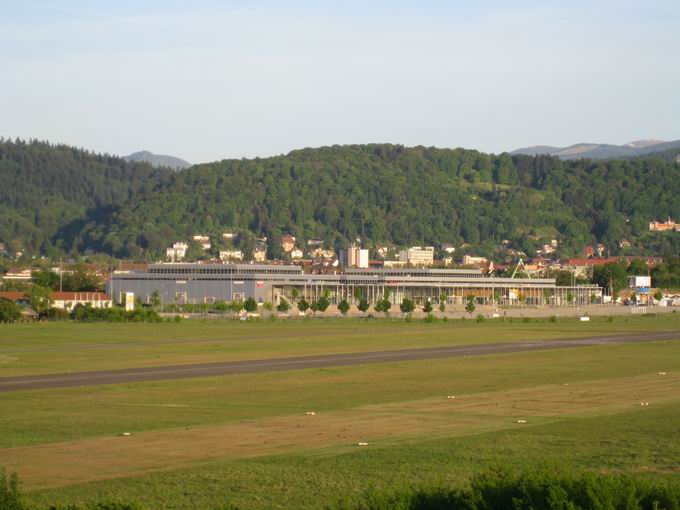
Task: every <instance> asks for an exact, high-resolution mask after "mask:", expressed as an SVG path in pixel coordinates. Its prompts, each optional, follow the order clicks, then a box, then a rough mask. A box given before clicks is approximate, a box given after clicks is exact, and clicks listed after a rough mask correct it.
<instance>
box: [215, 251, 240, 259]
mask: <svg viewBox="0 0 680 510" xmlns="http://www.w3.org/2000/svg"><path fill="white" fill-rule="evenodd" d="M220 260H243V252H242V251H241V250H220Z"/></svg>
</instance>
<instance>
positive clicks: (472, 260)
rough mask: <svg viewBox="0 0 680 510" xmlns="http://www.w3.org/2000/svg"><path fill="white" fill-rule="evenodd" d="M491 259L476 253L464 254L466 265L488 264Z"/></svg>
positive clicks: (464, 263)
mask: <svg viewBox="0 0 680 510" xmlns="http://www.w3.org/2000/svg"><path fill="white" fill-rule="evenodd" d="M488 263H489V261H488V259H487V258H486V257H475V256H474V255H465V256H463V265H464V266H482V265H486V264H488Z"/></svg>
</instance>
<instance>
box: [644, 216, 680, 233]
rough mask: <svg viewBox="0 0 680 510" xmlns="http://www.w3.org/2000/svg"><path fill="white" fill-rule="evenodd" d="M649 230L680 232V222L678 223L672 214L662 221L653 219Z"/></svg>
mask: <svg viewBox="0 0 680 510" xmlns="http://www.w3.org/2000/svg"><path fill="white" fill-rule="evenodd" d="M649 230H653V231H655V232H680V223H677V222H676V221H675V220H674V219H673V218H671V217H670V216H669V217H668V219H667V220H666V221H665V222H663V223H662V222H660V221H656V220H655V221H651V222H650V223H649Z"/></svg>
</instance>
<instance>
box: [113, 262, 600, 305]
mask: <svg viewBox="0 0 680 510" xmlns="http://www.w3.org/2000/svg"><path fill="white" fill-rule="evenodd" d="M293 289H297V291H298V295H299V298H301V297H304V298H305V299H307V300H308V301H313V300H316V299H318V298H319V297H320V296H322V295H323V294H324V293H326V294H330V298H329V299H330V301H331V303H337V302H339V301H340V300H342V299H347V300H348V301H349V302H350V303H352V302H354V301H355V300H356V298H357V296H361V297H363V298H365V299H367V300H368V301H369V302H370V303H375V302H376V301H377V300H378V299H380V298H382V297H383V295H384V294H385V291H389V296H390V300H391V301H392V302H393V303H395V304H398V303H401V301H402V300H403V298H405V297H408V298H410V299H412V300H413V301H415V303H416V304H423V303H424V302H425V301H426V300H431V301H433V302H439V300H440V296H442V295H446V300H447V303H448V304H462V303H464V302H465V300H466V299H467V296H470V295H472V296H475V298H476V300H477V302H478V303H479V304H491V303H496V304H498V305H500V306H520V305H533V306H580V305H585V304H589V303H591V302H593V301H595V302H600V300H601V298H602V289H601V288H600V287H597V286H594V285H579V286H575V287H558V286H557V285H556V284H555V279H554V278H497V277H490V276H486V275H484V274H482V272H481V270H479V269H421V268H399V269H391V268H381V269H345V270H343V271H340V270H338V271H337V272H336V273H333V274H308V273H305V272H304V270H303V268H302V267H301V266H296V265H274V264H272V265H267V264H232V263H223V264H199V263H159V264H151V265H149V266H148V267H147V268H146V269H141V270H129V271H124V270H116V271H113V272H112V273H111V277H110V279H109V282H108V284H107V289H106V290H107V292H108V293H109V295H110V296H111V297H112V298H113V299H114V300H115V301H116V302H117V303H123V302H124V301H125V295H126V293H133V294H134V296H135V298H137V297H139V298H141V300H142V301H143V302H144V303H149V302H150V301H151V296H152V294H153V293H154V292H155V291H157V292H158V293H159V295H160V299H161V303H163V304H202V303H208V304H210V303H215V302H217V301H226V302H231V301H243V300H245V299H248V298H254V299H255V300H256V301H257V302H258V303H265V302H271V303H273V304H277V303H279V302H280V300H281V298H285V299H287V300H288V301H292V293H293Z"/></svg>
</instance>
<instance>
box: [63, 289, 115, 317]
mask: <svg viewBox="0 0 680 510" xmlns="http://www.w3.org/2000/svg"><path fill="white" fill-rule="evenodd" d="M50 301H51V303H52V306H53V307H54V308H61V309H62V310H67V311H69V312H70V311H71V310H73V309H74V308H75V307H76V306H77V305H83V306H87V305H90V306H91V307H92V308H111V306H112V305H113V303H112V301H111V298H110V297H109V296H108V295H107V294H105V293H104V292H51V293H50Z"/></svg>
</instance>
